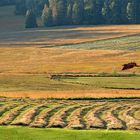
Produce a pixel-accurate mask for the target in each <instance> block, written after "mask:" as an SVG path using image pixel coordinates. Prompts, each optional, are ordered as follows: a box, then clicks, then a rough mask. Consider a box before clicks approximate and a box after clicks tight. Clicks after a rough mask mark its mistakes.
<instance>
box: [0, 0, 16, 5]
mask: <svg viewBox="0 0 140 140" xmlns="http://www.w3.org/2000/svg"><path fill="white" fill-rule="evenodd" d="M11 4H15V0H0V6H5V5H11Z"/></svg>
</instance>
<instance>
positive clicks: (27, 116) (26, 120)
mask: <svg viewBox="0 0 140 140" xmlns="http://www.w3.org/2000/svg"><path fill="white" fill-rule="evenodd" d="M42 106H44V105H37V106H35V107H31V108H30V109H28V110H26V111H25V112H23V113H22V114H21V115H19V116H18V117H17V118H16V119H15V120H14V121H13V122H12V123H11V125H23V126H28V125H29V124H30V123H31V122H32V121H33V119H34V117H35V116H36V115H37V114H38V112H39V110H40V108H41V107H42Z"/></svg>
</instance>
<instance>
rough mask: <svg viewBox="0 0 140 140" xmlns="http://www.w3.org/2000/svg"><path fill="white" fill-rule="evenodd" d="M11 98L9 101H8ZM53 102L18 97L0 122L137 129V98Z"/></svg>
mask: <svg viewBox="0 0 140 140" xmlns="http://www.w3.org/2000/svg"><path fill="white" fill-rule="evenodd" d="M27 100H29V99H27ZM13 101H14V99H13ZM13 101H12V102H11V101H10V102H11V104H12V103H13ZM48 101H49V102H48ZM50 101H51V102H50ZM3 102H5V103H6V101H3ZM21 103H22V104H21ZM30 104H32V105H30ZM55 104H56V100H45V99H43V100H41V99H38V100H30V102H29V103H27V102H25V103H24V104H23V102H21V101H20V99H19V100H17V104H16V106H15V107H14V108H9V110H6V111H5V112H4V113H3V114H2V116H0V125H16V126H18V125H20V126H30V127H38V128H44V127H47V128H71V129H110V130H114V129H119V130H120V129H128V130H140V119H137V117H135V112H136V111H137V110H138V109H140V105H139V100H131V101H130V100H126V101H119V100H118V101H114V102H113V101H107V100H106V101H102V102H99V101H94V100H89V101H86V100H83V101H82V100H81V101H80V100H79V101H78V100H77V101H74V100H57V104H58V105H57V106H56V105H55ZM29 105H30V106H29ZM9 106H10V104H9ZM132 112H133V113H132ZM139 117H140V116H139Z"/></svg>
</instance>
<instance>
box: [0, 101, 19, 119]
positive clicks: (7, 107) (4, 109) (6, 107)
mask: <svg viewBox="0 0 140 140" xmlns="http://www.w3.org/2000/svg"><path fill="white" fill-rule="evenodd" d="M16 106H17V104H7V103H6V105H4V106H2V107H0V117H1V116H2V115H3V114H4V113H5V112H7V111H9V110H11V109H13V108H14V107H16Z"/></svg>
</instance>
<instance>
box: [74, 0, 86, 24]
mask: <svg viewBox="0 0 140 140" xmlns="http://www.w3.org/2000/svg"><path fill="white" fill-rule="evenodd" d="M83 15H84V7H83V1H82V0H75V2H74V4H73V9H72V21H73V24H82V23H83Z"/></svg>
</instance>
